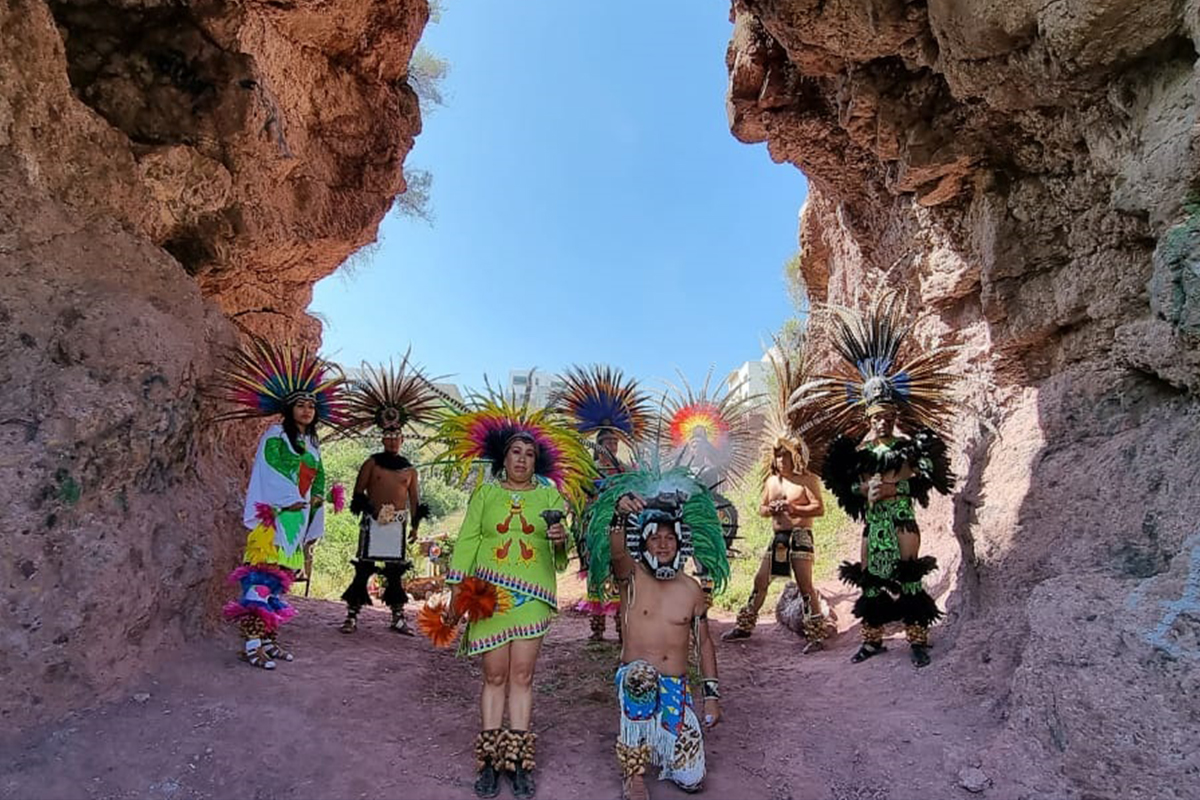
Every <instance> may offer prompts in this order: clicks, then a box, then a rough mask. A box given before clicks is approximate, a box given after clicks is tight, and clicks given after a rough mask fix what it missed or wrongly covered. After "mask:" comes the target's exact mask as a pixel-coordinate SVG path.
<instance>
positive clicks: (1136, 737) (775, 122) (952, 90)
mask: <svg viewBox="0 0 1200 800" xmlns="http://www.w3.org/2000/svg"><path fill="white" fill-rule="evenodd" d="M732 19H733V21H734V24H735V27H734V34H733V38H732V41H731V43H730V47H729V51H728V56H727V62H728V66H729V72H730V84H729V94H728V111H729V117H730V125H731V128H732V131H733V133H734V135H735V136H736V137H738V138H739V139H740V140H742V141H744V142H766V143H767V145H768V148H769V152H770V154H771V157H772V158H773V159H774V160H775V161H777V162H788V163H790V164H793V165H795V166H797V167H799V168H800V169H802V170H803V171H804V172H805V173H806V175H807V176H808V177H809V181H810V183H809V196H808V200H807V202H806V204H805V206H804V209H803V211H802V214H801V220H800V242H801V247H802V257H801V265H800V269H801V272H802V275H803V279H804V281H805V282H806V284H807V287H808V290H809V293H810V294H811V295H812V296H813V297H814V298H815V299H818V300H825V299H828V300H832V301H842V302H853V301H854V300H856V299H857V298H858V297H860V296H861V294H862V287H864V286H865V285H873V284H875V283H878V282H880V281H884V282H886V283H888V284H892V285H896V286H906V287H908V289H909V292H910V298H911V302H912V304H913V306H914V308H915V307H917V306H918V305H920V306H921V307H922V308H923V309H924V310H925V311H926V312H927V315H926V319H925V321H924V322H923V323H922V326H921V329H920V333H921V334H922V335H926V336H938V337H942V338H950V339H953V340H954V341H957V342H958V343H960V344H962V345H963V346H964V351H963V356H962V358H961V359H960V366H961V367H962V368H963V370H964V371H965V372H966V373H967V374H968V375H969V376H970V377H971V378H972V379H971V380H970V381H968V383H967V385H968V388H967V390H966V391H967V392H968V393H969V395H970V396H971V399H972V400H973V401H974V402H975V403H976V404H977V405H981V406H983V407H986V408H987V409H988V410H989V413H990V414H991V415H992V417H993V419H994V422H995V424H996V427H997V429H998V434H999V435H998V436H994V435H991V434H990V433H988V432H986V431H985V430H983V431H981V429H979V428H978V426H976V425H974V424H973V423H971V422H970V421H968V420H964V421H963V423H962V424H961V425H960V426H959V429H958V431H957V441H958V453H957V458H956V467H957V469H958V471H959V474H960V476H961V482H960V491H959V492H958V493H957V495H956V496H955V498H954V499H953V501H952V502H950V501H947V502H943V503H941V504H934V505H933V506H932V507H931V510H930V511H929V512H927V519H928V522H927V523H926V544H927V549H930V550H931V551H932V552H934V553H935V554H936V555H938V556H939V558H940V560H941V562H942V565H943V568H944V570H945V571H944V572H943V587H942V588H943V589H946V588H949V587H950V585H951V584H954V585H956V587H957V591H956V592H954V593H953V594H952V595H950V598H949V609H950V611H951V618H950V623H949V625H948V626H947V627H945V628H943V629H942V630H941V633H940V636H939V638H940V639H941V643H942V646H941V647H939V648H938V651H937V652H939V653H941V656H940V658H941V659H943V661H944V662H947V661H948V662H949V665H948V667H947V668H949V669H953V670H954V671H955V674H956V676H957V679H958V680H960V681H961V682H962V683H963V685H964V686H965V688H966V689H967V691H968V692H971V693H973V694H974V695H975V696H977V697H978V699H979V702H980V703H983V704H986V705H987V706H988V707H989V708H991V709H992V710H993V711H994V713H995V714H996V715H997V718H998V719H1002V720H1004V726H1005V727H1004V731H1005V733H1004V734H1003V735H1002V736H1001V737H999V738H998V739H997V740H996V741H994V742H992V743H991V744H990V750H988V754H987V756H986V758H985V760H984V767H983V768H984V770H985V771H989V767H990V769H991V770H1007V771H1009V772H1013V771H1015V770H1019V768H1020V761H1019V760H1014V759H1017V758H1018V756H1014V753H1017V754H1020V757H1023V758H1028V759H1037V760H1043V761H1048V762H1050V763H1052V764H1054V765H1055V766H1056V767H1057V769H1058V772H1059V778H1060V780H1061V784H1059V785H1054V786H1046V785H1030V786H1029V794H1028V796H1029V797H1048V796H1082V797H1092V798H1101V797H1105V798H1107V797H1130V798H1149V797H1183V796H1185V795H1187V794H1188V793H1189V792H1191V791H1194V789H1188V788H1186V787H1189V786H1193V787H1194V785H1195V783H1196V779H1197V769H1198V768H1197V762H1196V761H1195V756H1194V753H1195V752H1196V751H1197V749H1198V747H1200V733H1198V731H1200V727H1198V726H1197V724H1196V723H1197V706H1196V704H1195V702H1194V700H1190V699H1189V698H1194V697H1195V693H1196V689H1197V686H1198V683H1200V522H1198V520H1200V492H1198V491H1197V490H1196V487H1197V486H1200V435H1197V432H1196V431H1197V423H1198V422H1200V400H1198V399H1197V390H1198V389H1200V347H1198V343H1200V194H1198V190H1200V157H1198V156H1200V153H1198V147H1200V126H1198V125H1197V109H1198V108H1200V62H1198V61H1197V48H1198V46H1200V6H1197V5H1196V4H1195V3H1184V2H1177V0H1147V1H1146V2H1141V3H1127V2H1121V1H1120V0H1062V2H1051V3H1045V2H1032V0H969V1H968V2H951V0H929V1H928V2H904V1H903V0H869V1H868V2H860V1H859V0H825V1H824V2H817V0H735V2H734V4H733V11H732ZM935 668H937V667H936V666H935ZM993 774H994V773H993Z"/></svg>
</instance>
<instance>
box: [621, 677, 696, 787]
mask: <svg viewBox="0 0 1200 800" xmlns="http://www.w3.org/2000/svg"><path fill="white" fill-rule="evenodd" d="M616 683H617V700H618V702H619V703H620V705H621V733H620V736H619V738H620V741H621V743H622V744H624V745H626V746H628V747H637V746H639V745H643V744H645V745H648V746H649V747H650V763H652V764H657V765H658V766H659V767H660V768H661V769H660V772H659V775H658V778H659V780H670V781H673V782H674V783H676V784H678V785H679V786H680V787H683V788H685V789H691V788H695V787H698V786H699V785H700V782H701V781H702V780H704V735H703V733H702V732H701V728H700V721H699V719H697V717H696V712H695V710H694V708H693V702H692V690H691V687H690V686H688V682H687V677H686V676H682V677H674V676H670V675H660V674H659V673H658V670H656V669H655V668H654V667H653V666H651V665H650V663H649V662H647V661H634V662H631V663H629V664H623V665H622V666H621V667H619V668H618V669H617V677H616Z"/></svg>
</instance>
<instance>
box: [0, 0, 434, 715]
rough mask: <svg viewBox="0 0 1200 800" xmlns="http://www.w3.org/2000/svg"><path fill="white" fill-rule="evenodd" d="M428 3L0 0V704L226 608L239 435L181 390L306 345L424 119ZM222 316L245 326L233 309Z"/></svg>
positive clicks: (130, 658)
mask: <svg viewBox="0 0 1200 800" xmlns="http://www.w3.org/2000/svg"><path fill="white" fill-rule="evenodd" d="M427 17H428V9H427V6H426V4H425V2H424V0H396V2H386V3H385V2H368V1H367V0H321V1H320V2H317V1H316V0H299V1H298V2H285V3H279V2H265V1H264V2H260V1H259V0H248V2H238V3H233V2H225V1H224V0H210V1H208V2H205V1H204V0H201V1H200V2H192V3H186V4H180V3H177V2H169V1H168V0H93V1H91V2H89V1H87V0H53V1H51V2H44V1H43V0H11V1H10V2H7V3H5V4H4V5H2V6H0V30H2V32H3V34H2V35H3V40H2V41H3V51H2V52H0V218H2V219H3V224H2V225H0V352H2V353H3V357H2V358H0V387H2V389H0V400H2V402H0V406H2V407H3V410H2V411H0V449H2V451H3V456H2V457H0V484H2V485H3V486H4V487H5V498H6V499H5V501H4V504H3V512H2V515H3V525H2V526H0V541H2V542H3V548H2V549H3V552H4V558H3V559H0V593H2V595H3V597H2V602H0V605H2V607H3V608H4V609H5V611H4V616H3V624H2V633H3V636H4V646H3V647H2V648H0V680H3V682H4V684H5V686H6V687H8V690H7V691H5V692H3V693H0V719H2V720H3V727H5V728H8V729H9V730H12V729H14V728H18V727H20V726H21V725H23V724H25V723H28V722H31V721H34V720H38V719H45V718H51V717H54V716H57V715H59V714H61V713H62V712H63V711H65V710H67V709H72V708H77V707H79V706H81V705H86V704H88V703H90V702H92V701H93V700H94V699H96V698H97V697H98V696H103V695H104V694H105V693H107V692H109V691H110V690H111V689H112V688H113V687H115V686H117V685H119V684H120V682H121V681H122V680H123V679H125V678H126V677H128V676H129V675H130V674H132V673H134V672H136V671H138V670H140V669H141V668H143V667H144V666H147V665H148V664H149V663H150V661H151V660H152V659H153V657H154V656H155V655H157V654H160V653H161V652H162V651H164V650H169V649H171V648H173V647H175V646H176V644H177V643H178V642H179V641H180V640H181V638H185V637H187V636H189V635H192V634H194V633H196V632H198V631H200V630H201V629H202V628H203V627H204V626H205V625H207V624H211V622H212V620H214V619H215V618H216V614H215V609H216V607H217V598H218V597H219V594H220V591H221V587H220V585H219V583H218V582H219V581H220V576H221V575H222V574H223V573H224V572H225V571H226V570H227V569H228V568H229V567H230V566H231V565H232V564H233V563H234V560H235V559H236V557H237V548H238V547H239V546H240V544H241V539H242V536H241V533H240V524H239V523H238V521H237V516H238V515H240V506H241V499H240V497H241V491H242V486H241V483H242V480H243V470H244V459H245V457H246V451H247V450H248V448H249V445H248V443H247V439H248V437H251V436H253V435H254V432H253V431H252V430H245V429H241V430H238V429H232V430H230V431H224V430H217V429H214V428H212V427H211V426H208V425H206V424H205V423H204V422H203V417H202V410H203V404H202V402H201V399H200V397H199V395H198V392H197V382H198V381H200V380H202V379H203V378H204V376H206V375H208V374H210V372H211V370H212V368H213V366H214V364H215V363H216V362H215V354H216V352H217V351H218V348H219V347H220V346H222V345H224V344H227V343H229V342H232V341H234V340H235V337H236V335H237V329H238V327H241V328H243V329H246V330H252V331H257V332H260V333H264V334H268V335H272V336H279V337H284V336H286V337H290V338H306V339H309V340H315V339H316V338H317V337H318V336H319V326H318V325H317V323H316V322H315V321H314V320H312V319H311V318H309V317H308V316H307V315H306V314H305V313H304V309H305V307H306V306H307V304H308V301H309V297H310V292H311V287H312V284H313V283H314V282H316V281H317V280H318V279H319V278H321V277H324V276H325V275H328V274H329V273H330V272H332V271H333V270H334V269H335V268H336V267H337V266H338V265H339V264H340V263H341V262H342V261H343V260H344V259H345V258H346V256H347V255H349V254H350V253H351V252H353V251H354V250H355V249H356V248H358V247H360V246H362V245H363V244H365V243H367V242H369V241H371V240H372V239H373V238H374V236H375V230H376V227H377V225H378V223H379V221H380V220H381V219H382V217H383V215H384V214H385V213H386V211H387V209H388V208H389V207H390V205H391V203H392V200H393V199H394V198H395V196H396V195H397V194H398V193H400V192H402V191H403V190H404V178H403V171H402V164H403V160H404V157H405V156H406V155H407V153H408V151H409V149H410V148H411V147H412V144H413V137H414V136H416V134H417V133H418V132H419V130H420V126H421V123H420V115H419V109H418V105H417V99H416V96H415V94H414V93H413V91H412V89H411V88H409V86H408V84H407V82H406V71H407V65H408V62H409V58H410V56H411V54H412V50H413V47H414V46H415V44H416V41H417V39H418V38H419V36H420V34H421V31H422V29H423V27H424V25H425V22H426V19H427ZM234 323H236V325H235V324H234Z"/></svg>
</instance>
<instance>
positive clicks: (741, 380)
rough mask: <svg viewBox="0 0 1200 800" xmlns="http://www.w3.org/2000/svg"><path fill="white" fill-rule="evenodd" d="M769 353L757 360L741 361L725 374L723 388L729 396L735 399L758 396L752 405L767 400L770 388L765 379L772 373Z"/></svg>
mask: <svg viewBox="0 0 1200 800" xmlns="http://www.w3.org/2000/svg"><path fill="white" fill-rule="evenodd" d="M770 353H771V351H767V355H764V356H763V357H762V358H761V359H759V360H758V361H746V362H743V363H742V365H741V366H740V367H738V368H737V369H735V370H733V371H732V372H730V373H729V375H727V376H726V378H725V390H726V391H727V392H729V394H730V396H732V397H733V398H735V399H737V400H745V399H749V398H751V397H755V396H758V399H757V400H756V401H755V402H754V405H759V404H760V403H766V402H767V392H768V390H769V389H770V386H769V385H768V384H767V380H768V376H769V375H771V374H772V372H771V362H770V360H769V359H770Z"/></svg>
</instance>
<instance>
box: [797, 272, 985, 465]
mask: <svg viewBox="0 0 1200 800" xmlns="http://www.w3.org/2000/svg"><path fill="white" fill-rule="evenodd" d="M828 311H829V312H830V319H829V323H830V326H829V327H830V335H831V337H832V344H833V347H834V349H835V350H836V351H837V353H838V355H840V356H841V357H842V359H843V361H844V362H845V363H843V364H841V365H839V366H838V367H836V368H835V369H834V370H833V371H832V372H829V373H827V374H822V375H817V376H815V377H814V378H813V379H812V380H810V381H808V382H806V383H804V384H803V385H801V386H799V387H798V388H797V389H796V390H795V391H794V392H792V395H791V397H790V398H789V402H788V413H789V415H791V419H792V421H793V424H794V425H795V426H796V427H797V429H798V430H800V431H802V432H803V434H804V436H805V438H806V440H808V441H809V443H810V445H811V444H812V443H813V442H814V441H815V442H817V443H818V444H820V445H821V446H822V447H823V446H824V445H827V444H828V443H829V442H830V441H831V440H832V439H833V437H834V436H836V435H837V434H838V433H843V434H846V435H847V436H849V437H851V438H861V437H862V436H864V435H866V433H867V429H868V427H869V424H870V423H869V419H870V417H871V416H872V415H873V414H876V413H878V412H880V411H884V410H891V411H893V412H894V413H895V414H896V418H897V422H898V423H899V425H900V426H901V427H902V428H904V429H905V430H907V431H917V430H920V429H922V428H931V429H933V430H934V431H936V432H937V433H938V434H939V435H940V436H942V437H943V438H945V436H946V433H945V432H946V431H947V430H948V429H949V427H950V422H951V418H952V416H953V414H954V412H955V409H957V408H960V407H964V406H963V404H962V403H960V402H959V401H957V400H955V399H954V398H953V397H951V394H950V391H951V387H952V383H953V381H954V378H955V376H954V375H953V374H952V373H951V372H950V371H949V366H950V362H951V360H952V359H953V357H954V352H955V349H956V348H953V347H937V348H934V349H932V350H930V351H929V352H926V353H915V354H912V353H911V348H910V347H908V346H907V345H908V342H909V338H908V337H909V334H910V333H911V332H912V329H913V325H914V324H915V322H916V320H915V317H913V316H911V315H909V314H908V313H907V311H906V309H905V298H904V297H903V296H901V295H899V294H897V293H896V292H894V291H883V292H880V293H878V294H877V295H875V297H874V298H873V299H872V300H871V301H870V305H869V307H868V309H867V311H866V312H865V313H864V312H860V311H857V310H854V309H848V308H841V307H834V306H831V307H828ZM902 357H903V358H904V360H903V361H902V360H901V359H902ZM797 423H798V424H797ZM816 461H817V459H816V453H814V462H816ZM817 469H818V470H819V469H820V465H819V463H818V464H817Z"/></svg>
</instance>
